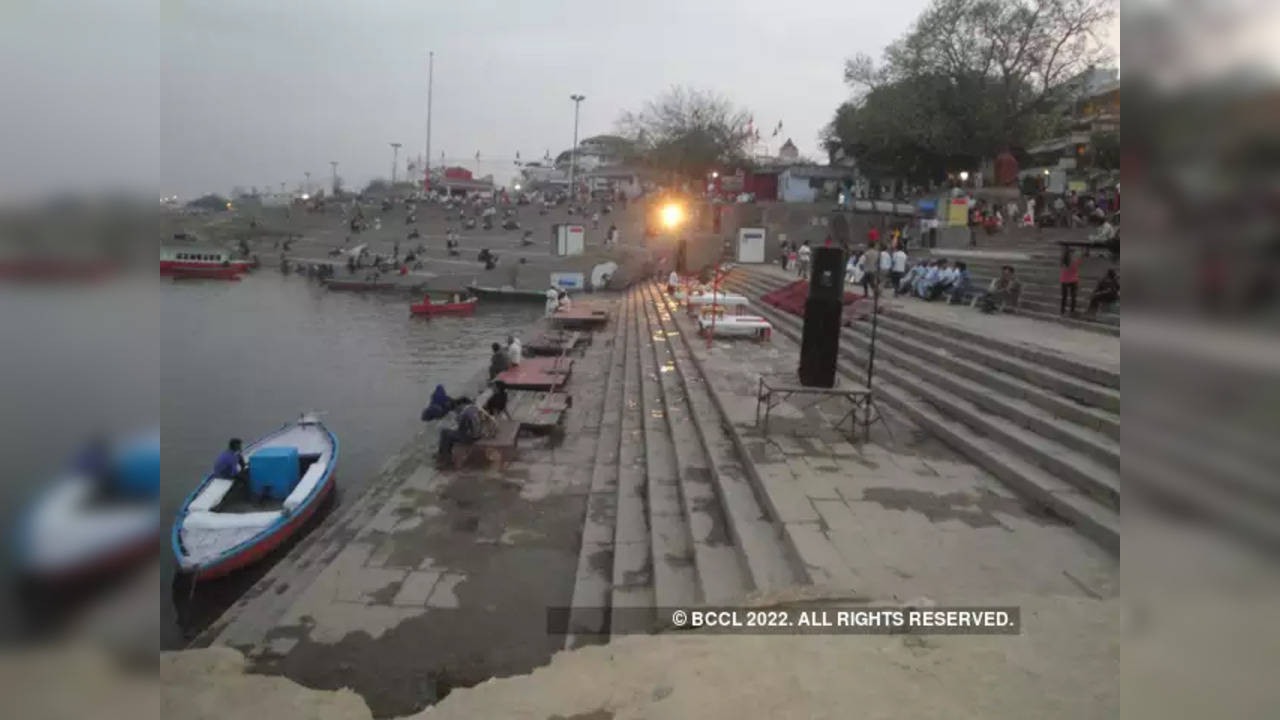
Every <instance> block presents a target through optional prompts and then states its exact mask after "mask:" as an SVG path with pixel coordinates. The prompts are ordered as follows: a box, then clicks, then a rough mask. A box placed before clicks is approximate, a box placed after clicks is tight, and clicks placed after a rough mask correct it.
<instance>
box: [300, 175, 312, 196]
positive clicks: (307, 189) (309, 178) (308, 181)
mask: <svg viewBox="0 0 1280 720" xmlns="http://www.w3.org/2000/svg"><path fill="white" fill-rule="evenodd" d="M302 174H303V175H306V176H307V186H306V187H305V188H303V190H302V192H304V193H306V194H308V195H310V194H311V171H310V170H307V171H306V172H304V173H302Z"/></svg>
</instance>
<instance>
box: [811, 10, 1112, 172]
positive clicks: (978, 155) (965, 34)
mask: <svg viewBox="0 0 1280 720" xmlns="http://www.w3.org/2000/svg"><path fill="white" fill-rule="evenodd" d="M1114 4H1115V0H933V2H932V3H931V4H930V5H929V6H928V7H927V8H926V9H925V10H924V12H923V13H921V15H920V17H919V18H917V20H916V22H915V24H913V25H912V27H911V29H910V30H908V32H907V33H906V35H904V36H903V37H902V38H900V39H899V40H897V41H896V42H894V43H893V44H891V45H890V46H889V47H888V48H886V49H885V52H884V56H883V59H882V61H881V62H880V63H879V64H877V63H876V62H874V61H873V60H872V59H871V58H870V57H868V56H866V55H857V56H855V57H853V58H851V59H850V60H848V61H847V62H846V63H845V70H844V76H845V81H846V82H847V83H848V84H849V85H850V86H851V87H852V88H853V90H854V92H855V96H854V99H853V100H852V101H851V102H849V103H845V104H844V105H842V106H841V107H840V108H837V110H836V113H835V116H834V117H833V119H832V122H831V123H830V125H828V127H827V129H826V131H825V133H824V145H825V146H826V148H827V150H828V153H834V152H836V151H843V152H844V153H845V154H846V155H848V154H852V155H854V156H855V157H857V158H858V160H859V162H860V163H862V164H863V165H864V166H865V170H864V171H866V172H868V174H874V173H876V172H882V173H888V174H896V175H900V176H907V177H915V178H916V179H925V178H923V177H919V176H917V174H923V175H928V176H931V177H933V178H935V179H936V178H937V177H938V176H939V175H940V174H941V173H942V172H945V171H946V170H947V169H954V168H955V167H973V166H974V165H976V164H977V161H979V160H980V159H982V158H984V157H991V156H993V155H995V154H997V153H999V152H1000V151H1001V150H1003V149H1005V148H1007V147H1013V148H1018V147H1025V146H1027V145H1029V144H1032V143H1034V142H1035V141H1037V140H1039V139H1041V138H1043V137H1046V136H1048V135H1051V134H1054V133H1056V132H1060V131H1061V130H1062V129H1063V128H1062V127H1061V122H1062V120H1061V113H1060V109H1061V108H1062V106H1063V104H1064V103H1066V102H1068V101H1069V100H1070V99H1071V97H1072V93H1073V92H1077V91H1078V89H1077V88H1074V87H1073V86H1072V84H1071V83H1070V82H1068V81H1069V80H1070V79H1071V78H1073V77H1075V76H1076V75H1078V74H1079V73H1080V72H1082V71H1084V70H1085V69H1087V68H1089V67H1090V66H1093V65H1095V64H1098V63H1101V62H1104V61H1105V60H1106V59H1107V54H1106V52H1105V51H1104V50H1103V49H1102V48H1101V46H1100V45H1099V44H1098V42H1097V41H1096V39H1095V37H1094V32H1095V30H1096V29H1097V28H1099V27H1100V26H1101V25H1102V24H1103V23H1104V22H1106V21H1108V20H1109V19H1110V18H1111V17H1113V15H1114Z"/></svg>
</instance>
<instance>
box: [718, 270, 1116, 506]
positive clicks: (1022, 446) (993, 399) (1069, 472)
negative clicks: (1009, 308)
mask: <svg viewBox="0 0 1280 720" xmlns="http://www.w3.org/2000/svg"><path fill="white" fill-rule="evenodd" d="M730 282H733V281H732V280H731V281H730ZM739 287H743V288H746V286H739ZM789 320H790V322H792V323H794V324H795V326H796V329H797V330H799V329H800V328H801V327H803V322H802V321H801V320H800V319H799V318H795V317H794V316H792V317H790V318H789ZM869 333H870V327H869V326H863V324H861V323H860V324H859V327H858V330H854V329H849V328H846V329H844V330H843V332H842V337H843V339H844V340H845V342H844V343H842V346H841V348H840V352H841V354H842V355H844V356H845V357H847V358H848V359H849V360H850V361H851V362H853V363H854V365H855V367H865V366H866V360H867V355H866V353H867V348H868V346H869V340H870V335H869ZM878 340H879V336H878V335H877V341H878ZM850 341H852V345H853V347H850ZM876 350H877V353H876V375H878V376H882V377H887V378H890V379H892V380H894V381H896V382H897V383H898V384H899V385H900V386H902V387H905V388H910V389H912V390H913V391H914V392H915V393H916V395H918V396H920V397H921V398H922V399H924V400H926V401H928V402H929V403H930V404H932V405H934V406H935V407H938V408H939V409H940V410H943V411H944V412H947V413H948V414H950V415H951V416H953V417H956V418H957V419H960V420H962V421H963V422H965V423H966V424H967V425H969V426H970V427H972V428H974V429H975V430H978V431H979V432H980V433H982V434H983V435H985V436H987V437H991V438H994V439H996V440H998V441H1000V442H1001V443H1002V444H1004V445H1005V446H1006V447H1008V448H1010V449H1012V450H1014V451H1016V452H1018V453H1019V454H1020V455H1022V456H1023V458H1024V459H1026V460H1028V461H1030V462H1032V463H1034V464H1036V465H1039V466H1040V467H1043V468H1045V469H1046V470H1049V471H1050V472H1053V473H1054V474H1055V475H1057V476H1059V477H1061V478H1063V479H1065V480H1067V481H1068V482H1070V483H1071V484H1072V485H1074V486H1075V487H1077V488H1079V489H1080V490H1082V491H1084V492H1086V493H1088V494H1090V495H1092V496H1094V497H1096V498H1098V499H1099V500H1101V501H1103V502H1105V503H1107V504H1108V505H1110V506H1111V507H1115V508H1118V507H1119V505H1120V444H1119V442H1118V441H1116V440H1112V439H1111V438H1107V437H1105V436H1103V435H1101V434H1100V433H1098V432H1096V431H1091V430H1087V429H1085V428H1081V427H1078V426H1074V425H1069V424H1067V423H1063V422H1062V421H1060V420H1058V419H1057V418H1055V417H1054V416H1053V415H1051V414H1050V413H1048V412H1046V411H1044V410H1041V409H1040V408H1038V407H1036V406H1034V405H1032V404H1031V403H1028V402H1027V401H1025V400H1020V399H1017V398H1010V397H1007V396H1005V395H1003V394H1002V393H1000V392H999V391H998V389H997V388H996V387H994V386H993V385H992V384H991V383H990V381H991V380H992V378H991V377H989V376H988V377H984V378H983V382H984V384H983V385H980V386H979V385H974V384H973V383H969V382H966V381H965V380H964V379H963V378H961V377H958V376H957V375H956V374H955V373H953V372H952V371H951V370H950V364H947V363H946V362H945V360H944V361H943V362H939V363H937V364H933V363H929V362H922V361H920V360H918V359H916V358H915V357H913V356H912V354H911V353H907V352H902V351H900V350H898V349H896V348H894V347H893V346H892V345H891V344H889V343H886V344H884V345H880V344H879V342H877V348H876Z"/></svg>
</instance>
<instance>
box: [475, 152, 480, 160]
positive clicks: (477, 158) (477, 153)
mask: <svg viewBox="0 0 1280 720" xmlns="http://www.w3.org/2000/svg"><path fill="white" fill-rule="evenodd" d="M476 162H480V151H479V150H477V151H476Z"/></svg>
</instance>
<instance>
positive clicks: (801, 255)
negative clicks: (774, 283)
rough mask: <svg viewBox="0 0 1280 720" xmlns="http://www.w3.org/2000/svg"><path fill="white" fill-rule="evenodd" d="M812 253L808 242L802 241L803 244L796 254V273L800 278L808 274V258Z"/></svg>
mask: <svg viewBox="0 0 1280 720" xmlns="http://www.w3.org/2000/svg"><path fill="white" fill-rule="evenodd" d="M812 253H813V251H812V250H810V249H809V241H808V240H806V241H804V244H803V245H801V246H800V249H799V250H798V251H797V252H796V273H797V274H798V275H799V276H800V277H805V276H806V275H808V274H809V258H810V257H811V255H812Z"/></svg>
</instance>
